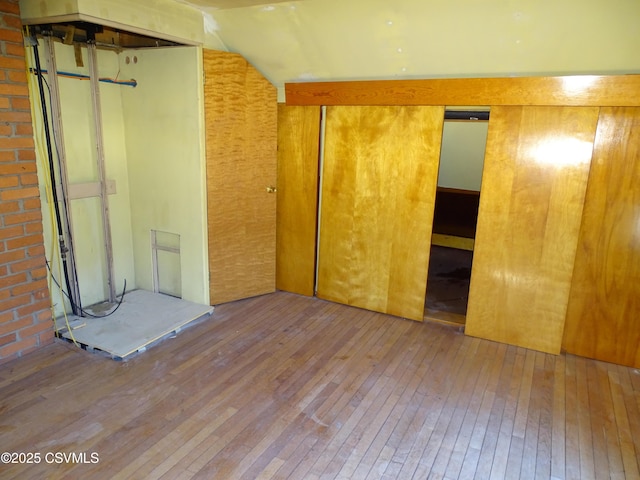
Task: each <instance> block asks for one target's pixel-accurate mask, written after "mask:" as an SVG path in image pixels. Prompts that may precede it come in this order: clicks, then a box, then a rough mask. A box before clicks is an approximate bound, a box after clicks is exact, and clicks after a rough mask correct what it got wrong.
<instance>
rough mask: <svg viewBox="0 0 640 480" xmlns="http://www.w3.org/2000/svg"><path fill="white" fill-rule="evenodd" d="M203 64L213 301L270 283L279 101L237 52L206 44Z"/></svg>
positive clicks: (266, 288)
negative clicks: (210, 46)
mask: <svg viewBox="0 0 640 480" xmlns="http://www.w3.org/2000/svg"><path fill="white" fill-rule="evenodd" d="M203 67H204V74H205V85H204V110H205V121H206V132H205V135H206V155H207V215H208V219H207V220H208V222H207V223H208V234H209V292H210V293H209V295H210V302H211V304H212V305H216V304H219V303H224V302H229V301H232V300H237V299H240V298H246V297H252V296H255V295H260V294H264V293H269V292H273V291H275V279H276V194H275V187H276V158H277V151H276V149H277V108H278V107H277V95H276V88H275V87H274V86H273V85H271V84H270V83H269V82H268V81H267V80H266V79H265V78H264V77H263V76H262V75H261V74H260V73H259V72H258V71H257V70H256V69H255V68H253V67H252V66H251V65H249V64H248V63H247V61H246V60H245V59H244V58H242V57H241V56H240V55H237V54H233V53H227V52H218V51H214V50H204V51H203ZM176 161H179V159H177V160H176Z"/></svg>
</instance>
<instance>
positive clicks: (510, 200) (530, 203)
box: [465, 107, 599, 353]
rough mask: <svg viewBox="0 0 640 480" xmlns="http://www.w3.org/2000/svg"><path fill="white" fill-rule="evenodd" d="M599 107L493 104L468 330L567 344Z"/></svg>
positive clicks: (513, 340) (527, 342) (525, 342)
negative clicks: (564, 339)
mask: <svg viewBox="0 0 640 480" xmlns="http://www.w3.org/2000/svg"><path fill="white" fill-rule="evenodd" d="M598 111H599V109H598V108H591V107H584V108H581V107H492V109H491V120H490V121H489V134H488V138H487V150H486V156H485V163H484V171H483V177H482V191H481V194H480V210H479V214H478V227H477V232H476V240H475V251H474V260H473V269H472V273H471V286H470V292H469V305H468V309H467V323H466V329H465V332H466V333H467V334H469V335H473V336H478V337H482V338H486V339H491V340H496V341H499V342H504V343H508V344H511V345H519V346H523V347H527V348H532V349H535V350H540V351H543V352H550V353H559V352H560V347H561V344H562V333H563V328H564V322H565V315H566V310H567V303H568V299H569V288H570V286H571V277H572V274H573V266H574V258H575V253H576V248H577V243H578V232H579V229H580V221H581V217H582V207H583V202H584V196H585V190H586V186H587V178H588V174H589V166H590V162H591V153H592V149H593V141H594V137H595V130H596V124H597V121H598Z"/></svg>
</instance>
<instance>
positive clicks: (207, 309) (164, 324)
mask: <svg viewBox="0 0 640 480" xmlns="http://www.w3.org/2000/svg"><path fill="white" fill-rule="evenodd" d="M110 311H113V313H111V314H110V315H108V316H98V318H95V317H91V316H87V317H77V316H75V315H72V316H69V317H68V319H65V318H64V317H60V318H58V319H56V325H57V328H58V329H59V330H60V332H61V336H62V337H64V338H66V339H67V340H70V341H73V342H77V343H78V344H80V345H82V346H83V347H86V348H89V349H93V350H99V351H102V352H105V353H108V354H109V355H111V356H112V357H114V358H117V359H126V358H127V357H130V356H131V355H133V354H134V353H136V352H138V351H141V350H143V349H145V348H146V347H147V346H149V345H150V344H152V343H154V342H157V341H158V340H161V339H163V338H164V337H165V336H167V335H169V334H171V333H177V332H178V331H180V330H181V329H183V328H184V327H186V326H187V325H189V324H190V323H192V322H194V321H196V320H199V319H202V318H205V317H207V316H209V315H211V313H212V312H213V307H211V306H209V305H200V304H197V303H194V302H188V301H186V300H182V299H180V298H176V297H171V296H169V295H163V294H161V293H152V292H147V291H145V290H134V291H132V292H128V293H127V294H125V296H124V298H123V299H122V302H121V303H120V305H119V306H118V307H117V308H115V307H114V309H113V310H110ZM105 313H108V312H103V313H102V315H105ZM96 316H97V315H96ZM67 320H68V322H69V323H67ZM69 327H70V328H69Z"/></svg>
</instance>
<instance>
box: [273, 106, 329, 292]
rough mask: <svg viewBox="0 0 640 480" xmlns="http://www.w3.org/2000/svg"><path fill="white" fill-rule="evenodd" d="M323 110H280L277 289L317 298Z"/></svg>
mask: <svg viewBox="0 0 640 480" xmlns="http://www.w3.org/2000/svg"><path fill="white" fill-rule="evenodd" d="M319 151H320V107H317V106H311V107H288V106H286V105H278V208H277V228H276V240H277V242H276V247H277V248H276V288H278V290H284V291H287V292H293V293H298V294H300V295H307V296H313V294H314V289H315V280H316V238H317V224H318V222H317V219H318V165H319V162H320V158H319Z"/></svg>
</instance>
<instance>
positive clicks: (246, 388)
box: [0, 292, 640, 480]
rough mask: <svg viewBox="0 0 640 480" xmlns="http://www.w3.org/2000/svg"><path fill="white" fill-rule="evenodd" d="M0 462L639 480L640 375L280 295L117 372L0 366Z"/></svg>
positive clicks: (47, 352)
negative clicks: (75, 458)
mask: <svg viewBox="0 0 640 480" xmlns="http://www.w3.org/2000/svg"><path fill="white" fill-rule="evenodd" d="M0 450H2V451H6V452H32V453H40V454H41V457H42V458H41V462H40V463H38V464H31V465H14V464H8V465H7V464H2V465H0V478H3V479H10V478H19V479H23V478H54V479H55V478H91V479H101V478H105V479H106V478H109V479H111V478H134V479H138V478H139V479H156V478H163V479H190V478H198V479H225V480H226V479H258V478H259V479H305V480H306V479H365V478H376V479H385V480H391V479H412V478H413V479H426V478H431V479H456V478H460V479H472V478H478V479H505V478H506V479H515V478H523V479H525V478H531V479H583V480H584V479H605V478H611V479H624V478H628V479H635V478H640V473H639V460H640V372H638V371H637V370H634V369H630V368H627V367H620V366H616V365H612V364H607V363H603V362H598V361H592V360H588V359H584V358H580V357H575V356H571V355H560V356H553V355H547V354H543V353H537V352H534V351H529V350H526V349H523V348H518V347H512V346H507V345H503V344H499V343H494V342H490V341H485V340H479V339H475V338H471V337H466V336H464V335H463V334H462V333H461V332H460V331H459V330H458V329H455V328H451V327H447V326H443V325H437V324H430V323H424V324H421V323H417V322H412V321H408V320H402V319H399V318H395V317H390V316H386V315H382V314H377V313H372V312H368V311H364V310H360V309H356V308H351V307H347V306H343V305H338V304H334V303H330V302H326V301H323V300H319V299H315V298H307V297H302V296H297V295H293V294H287V293H282V292H278V293H275V294H272V295H267V296H262V297H256V298H253V299H248V300H242V301H238V302H234V303H229V304H225V305H221V306H218V307H217V308H216V310H215V312H214V314H213V316H212V317H211V318H210V319H209V320H207V321H206V322H204V323H201V324H198V325H195V326H193V327H190V328H189V329H186V330H184V331H183V332H182V333H180V334H179V335H178V336H177V337H176V338H173V339H168V340H166V341H164V342H163V343H161V344H160V345H157V346H155V347H153V348H151V349H149V350H148V351H147V352H145V353H143V354H141V355H140V356H138V357H135V358H133V359H131V360H129V361H128V362H126V363H123V362H116V361H113V360H111V359H109V358H105V357H102V356H99V355H96V354H91V353H88V352H85V351H82V350H79V349H76V348H75V347H74V346H73V345H70V344H64V343H56V344H54V345H52V346H50V347H47V348H44V349H42V350H40V351H38V352H36V353H34V354H31V355H29V356H27V357H25V358H22V359H18V360H15V361H13V362H10V363H7V364H5V365H3V366H0ZM82 452H84V453H85V454H86V458H87V463H65V462H62V463H47V462H46V460H47V459H48V460H51V457H50V456H49V457H46V454H47V453H60V454H67V455H69V454H71V453H75V454H79V453H82ZM91 454H97V459H98V462H97V463H91V460H92V459H94V460H95V457H91ZM55 458H58V457H54V459H55Z"/></svg>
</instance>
